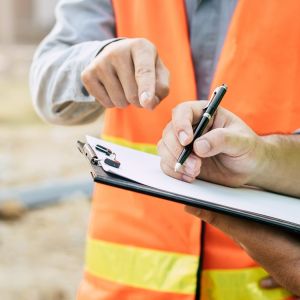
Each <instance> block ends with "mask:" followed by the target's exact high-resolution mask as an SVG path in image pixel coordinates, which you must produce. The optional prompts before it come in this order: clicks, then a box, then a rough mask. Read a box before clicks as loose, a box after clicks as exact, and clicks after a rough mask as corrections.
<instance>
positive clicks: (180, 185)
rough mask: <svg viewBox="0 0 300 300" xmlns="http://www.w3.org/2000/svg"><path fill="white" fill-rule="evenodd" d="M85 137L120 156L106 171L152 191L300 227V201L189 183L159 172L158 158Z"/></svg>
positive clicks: (197, 181) (263, 193)
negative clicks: (150, 188)
mask: <svg viewBox="0 0 300 300" xmlns="http://www.w3.org/2000/svg"><path fill="white" fill-rule="evenodd" d="M86 138H87V142H88V143H89V144H90V146H92V148H93V149H94V150H95V146H96V144H100V145H103V146H105V147H108V148H109V149H111V150H112V151H113V152H115V153H116V154H117V160H119V161H120V162H121V166H120V168H119V169H116V168H113V167H110V166H108V165H106V166H105V164H102V166H103V168H104V169H105V171H107V172H111V173H114V174H117V175H120V176H122V177H125V178H128V179H131V180H134V181H136V182H139V183H142V184H145V185H148V186H150V187H153V188H158V189H161V190H164V191H168V192H172V193H176V194H180V195H183V196H187V197H191V198H195V199H200V200H205V201H207V202H210V203H214V204H218V205H222V206H225V207H228V208H234V209H237V210H239V211H245V212H250V213H254V214H260V215H263V216H269V217H272V218H276V219H279V220H283V221H287V222H292V223H295V224H298V225H300V199H297V198H293V197H288V196H283V195H279V194H275V193H270V192H266V191H262V190H257V189H252V188H246V187H245V188H230V187H225V186H221V185H217V184H213V183H209V182H205V181H201V180H196V181H195V182H193V183H186V182H183V181H180V180H177V179H174V178H172V177H169V176H167V175H165V174H164V173H163V172H162V171H161V169H160V158H159V157H158V156H156V155H152V154H148V153H145V152H140V151H136V150H133V149H130V148H126V147H122V146H119V145H116V144H112V143H108V142H105V141H103V140H101V139H97V138H94V137H90V136H87V137H86ZM95 152H96V154H97V155H98V157H99V158H103V157H105V155H104V154H101V152H99V151H96V150H95Z"/></svg>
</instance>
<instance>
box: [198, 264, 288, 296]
mask: <svg viewBox="0 0 300 300" xmlns="http://www.w3.org/2000/svg"><path fill="white" fill-rule="evenodd" d="M266 276H268V273H267V272H266V271H265V270H264V269H262V268H260V267H255V268H243V269H235V270H205V271H203V273H202V289H201V299H202V300H215V299H222V300H254V299H255V300H256V299H257V300H284V299H286V298H287V297H288V296H290V295H291V294H290V293H289V292H288V291H286V290H284V289H281V288H276V289H270V290H267V289H261V288H260V287H259V281H260V280H261V279H262V278H264V277H266Z"/></svg>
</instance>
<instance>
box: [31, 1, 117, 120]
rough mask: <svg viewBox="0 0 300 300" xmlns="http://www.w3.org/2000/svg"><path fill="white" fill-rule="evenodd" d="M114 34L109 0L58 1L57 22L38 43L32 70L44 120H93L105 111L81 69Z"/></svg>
mask: <svg viewBox="0 0 300 300" xmlns="http://www.w3.org/2000/svg"><path fill="white" fill-rule="evenodd" d="M114 39H115V19H114V15H113V9H112V5H111V2H110V0H61V1H60V2H59V4H58V6H57V8H56V25H55V26H54V28H53V30H52V31H51V32H50V34H49V35H48V36H47V37H46V38H45V39H44V41H43V42H42V43H41V45H40V46H39V47H38V49H37V51H36V53H35V55H34V58H33V62H32V66H31V71H30V88H31V94H32V99H33V103H34V107H35V109H36V110H37V112H38V114H39V115H40V116H41V117H42V118H43V119H44V120H46V121H48V122H51V123H55V124H64V125H73V124H82V123H87V122H91V121H93V120H95V119H96V118H97V117H98V116H99V115H100V114H101V112H102V111H103V108H102V107H101V106H100V104H99V103H98V102H97V101H95V99H94V98H93V97H91V96H89V95H88V94H87V93H84V89H82V83H81V80H80V75H81V72H82V71H83V70H84V68H85V67H86V66H87V65H88V64H89V63H90V61H91V60H93V59H94V57H95V56H96V55H97V54H98V52H99V51H100V50H101V49H102V48H103V47H104V46H105V45H107V44H108V43H111V42H112V41H113V40H114ZM116 40H117V39H116Z"/></svg>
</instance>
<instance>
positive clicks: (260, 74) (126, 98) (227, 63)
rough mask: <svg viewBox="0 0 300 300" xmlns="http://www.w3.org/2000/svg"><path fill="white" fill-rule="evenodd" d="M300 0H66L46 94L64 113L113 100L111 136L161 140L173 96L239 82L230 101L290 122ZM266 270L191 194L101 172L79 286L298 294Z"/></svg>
mask: <svg viewBox="0 0 300 300" xmlns="http://www.w3.org/2000/svg"><path fill="white" fill-rule="evenodd" d="M299 9H300V1H299V0H289V1H285V3H284V4H283V3H282V2H281V1H274V0H265V1H261V0H251V1H247V0H239V1H237V0H230V1H229V0H201V1H200V0H61V1H60V2H59V4H58V7H57V10H56V18H57V21H56V25H55V27H54V28H53V30H52V31H51V33H50V34H49V35H48V36H47V37H46V39H45V40H44V41H43V42H42V44H41V45H40V47H39V48H38V50H37V52H36V54H35V57H34V59H33V64H32V68H31V75H30V78H31V79H30V81H31V91H32V96H33V101H34V105H35V107H36V110H37V111H38V113H39V114H40V116H41V117H42V118H43V119H45V120H47V121H48V122H51V123H55V124H62V125H72V124H82V123H87V122H90V121H93V120H95V119H96V118H97V117H99V115H100V114H101V113H102V112H103V111H104V110H105V118H104V128H103V130H102V132H101V136H102V138H103V139H105V140H108V141H113V142H115V143H119V144H122V145H125V146H128V147H132V148H135V149H139V150H141V151H147V152H150V153H157V147H156V144H157V142H158V141H159V140H160V138H161V135H162V131H163V129H164V128H165V126H166V125H167V123H168V122H169V120H170V118H171V111H172V109H173V108H174V107H175V106H176V105H178V104H179V103H182V102H184V101H186V100H191V99H208V97H209V94H210V92H211V89H213V88H214V87H216V86H218V85H220V84H222V83H226V84H227V85H228V86H229V87H230V88H229V90H228V93H227V94H226V98H225V99H224V100H223V102H222V106H223V107H224V108H226V109H228V110H230V111H232V112H233V113H234V114H236V115H237V116H239V117H240V118H242V119H243V120H244V121H245V122H246V123H247V124H248V125H249V126H250V127H251V128H253V130H254V131H255V132H256V133H257V134H260V135H264V134H268V133H270V132H282V133H291V132H293V131H294V130H295V129H297V128H299V113H300V101H299V100H298V97H297V95H298V85H299V78H300V67H299V64H300V60H299V50H300V39H299V36H300V25H299V22H298V19H297V18H296V17H295V13H296V12H297V11H299ZM169 74H170V79H169ZM245 91H247V92H245ZM99 134H100V130H99ZM194 162H195V161H194V160H193V158H192V157H191V159H190V160H188V161H187V162H186V163H187V164H189V165H191V166H193V165H194ZM267 276H268V274H267V272H266V271H265V270H264V269H263V268H262V267H261V266H259V265H258V264H257V263H256V262H255V261H254V260H253V259H252V258H251V257H250V256H249V255H248V254H247V253H246V252H245V251H244V250H243V249H242V248H241V247H240V246H239V245H238V244H237V243H235V242H234V241H232V240H231V239H230V238H229V237H227V236H226V235H225V234H224V233H222V232H221V231H220V230H219V229H217V228H216V227H214V226H211V225H209V224H205V223H202V222H201V221H200V220H199V219H197V218H194V217H193V216H191V215H189V214H187V213H185V211H184V209H183V207H182V205H179V204H176V203H171V202H168V201H164V200H161V199H156V198H153V197H149V196H145V195H140V194H136V193H133V192H129V191H124V190H120V189H116V188H113V187H108V186H103V185H100V184H96V185H95V190H94V195H93V203H92V213H91V218H90V226H89V231H88V239H87V248H86V264H85V274H84V278H83V280H82V284H81V285H80V289H79V292H78V299H79V300H86V299H89V300H90V299H151V300H152V299H159V300H160V299H175V300H182V299H184V300H192V299H200V297H201V299H204V300H206V299H222V300H224V299H225V300H226V299H230V300H240V299H243V300H249V299H250V300H252V299H255V300H263V299H271V300H275V299H276V300H279V299H280V300H281V299H287V298H288V297H290V293H289V292H288V291H286V290H284V289H281V288H276V289H271V290H270V289H268V290H267V289H262V288H261V286H260V284H259V282H260V281H261V280H262V279H263V278H265V277H267Z"/></svg>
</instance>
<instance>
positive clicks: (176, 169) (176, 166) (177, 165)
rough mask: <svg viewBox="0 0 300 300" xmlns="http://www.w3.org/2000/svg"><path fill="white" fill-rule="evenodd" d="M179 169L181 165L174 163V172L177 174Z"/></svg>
mask: <svg viewBox="0 0 300 300" xmlns="http://www.w3.org/2000/svg"><path fill="white" fill-rule="evenodd" d="M180 168H181V164H180V163H176V165H175V172H178V171H179V170H180Z"/></svg>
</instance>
